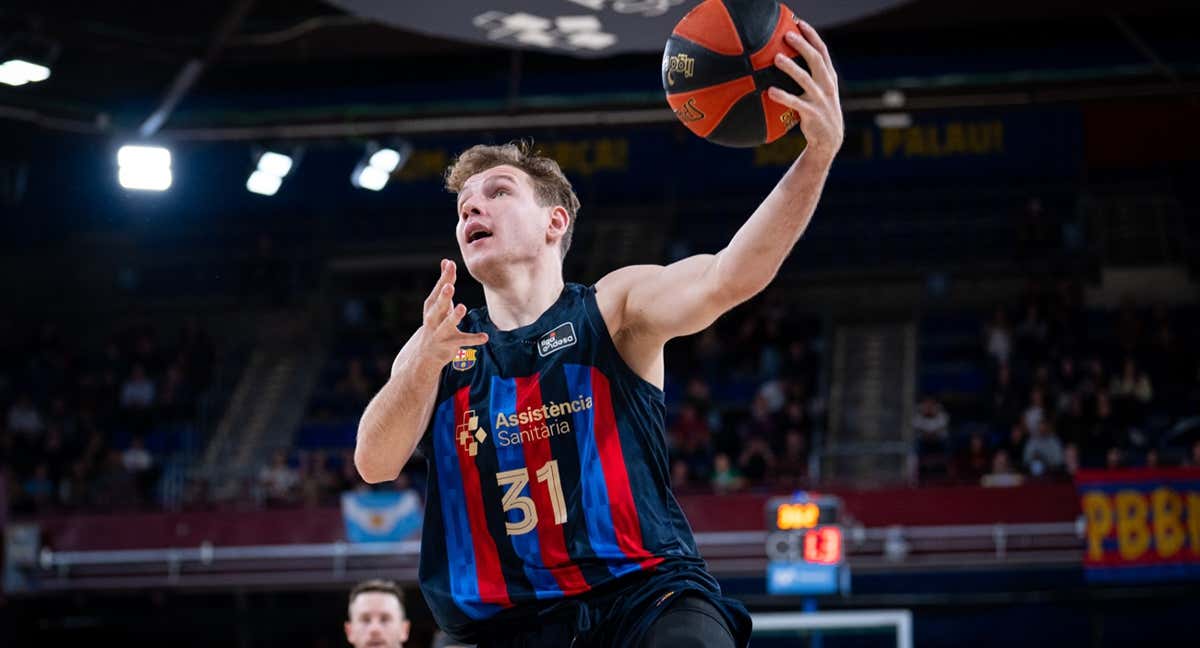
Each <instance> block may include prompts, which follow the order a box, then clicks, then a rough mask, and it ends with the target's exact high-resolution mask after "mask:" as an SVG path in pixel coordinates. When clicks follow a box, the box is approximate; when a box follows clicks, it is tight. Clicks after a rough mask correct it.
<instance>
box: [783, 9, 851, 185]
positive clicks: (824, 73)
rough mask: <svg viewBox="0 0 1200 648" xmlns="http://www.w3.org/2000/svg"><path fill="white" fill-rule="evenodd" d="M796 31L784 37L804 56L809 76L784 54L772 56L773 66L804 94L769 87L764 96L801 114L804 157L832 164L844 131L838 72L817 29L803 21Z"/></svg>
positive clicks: (840, 145) (840, 144)
mask: <svg viewBox="0 0 1200 648" xmlns="http://www.w3.org/2000/svg"><path fill="white" fill-rule="evenodd" d="M799 28H800V31H798V32H796V31H789V32H788V33H787V34H786V35H785V36H784V38H786V39H787V43H788V45H791V46H792V47H793V48H795V50H796V51H797V52H800V55H801V56H803V57H804V61H805V62H806V63H808V69H809V70H811V73H809V72H808V71H805V69H804V68H802V67H800V65H799V64H797V63H796V62H795V61H793V60H792V59H790V58H788V57H787V56H784V55H783V54H776V55H775V67H777V68H779V69H780V70H782V71H783V72H784V73H785V74H787V75H788V76H790V77H791V78H793V79H795V80H796V83H798V84H800V87H801V88H803V89H804V94H803V95H802V96H799V97H797V96H796V95H794V94H792V93H790V92H786V91H784V90H781V89H780V88H777V87H771V88H770V89H769V90H767V94H768V96H769V97H770V98H771V99H772V100H773V101H776V102H779V103H781V104H783V105H785V106H787V107H788V108H791V109H792V110H795V111H796V112H797V113H799V114H800V131H801V132H803V133H804V138H805V139H806V140H808V146H807V147H806V148H805V153H804V154H805V155H816V156H818V157H820V158H821V159H822V160H823V161H826V162H832V161H833V157H834V156H835V155H837V152H838V149H840V148H841V147H842V139H843V138H844V137H845V129H846V127H845V123H844V122H843V120H842V100H841V98H840V97H839V96H838V78H837V72H836V71H834V69H833V61H832V60H831V59H830V58H829V48H827V47H826V46H825V42H824V41H822V40H821V37H820V36H819V35H817V30H815V29H813V28H812V25H809V24H808V23H806V22H804V21H803V20H802V21H800V23H799Z"/></svg>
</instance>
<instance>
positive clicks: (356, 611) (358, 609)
mask: <svg viewBox="0 0 1200 648" xmlns="http://www.w3.org/2000/svg"><path fill="white" fill-rule="evenodd" d="M409 625H410V624H409V622H408V620H406V619H405V618H404V610H403V609H401V607H400V601H399V600H397V599H396V597H395V596H393V595H391V594H387V593H385V592H363V593H362V594H359V595H358V596H356V597H354V601H353V602H352V603H351V604H350V620H349V621H347V622H346V641H348V642H350V645H352V646H354V648H400V647H401V646H403V645H404V642H405V641H408V629H409Z"/></svg>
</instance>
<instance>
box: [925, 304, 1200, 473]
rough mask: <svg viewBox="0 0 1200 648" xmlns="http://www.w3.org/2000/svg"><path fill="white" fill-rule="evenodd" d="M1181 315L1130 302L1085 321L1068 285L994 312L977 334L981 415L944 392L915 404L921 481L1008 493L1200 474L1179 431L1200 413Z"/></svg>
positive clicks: (1195, 368)
mask: <svg viewBox="0 0 1200 648" xmlns="http://www.w3.org/2000/svg"><path fill="white" fill-rule="evenodd" d="M1178 317H1179V315H1178V313H1177V312H1173V311H1172V310H1171V309H1169V308H1167V307H1166V306H1164V305H1161V304H1158V305H1154V306H1152V307H1150V308H1138V307H1137V306H1136V305H1135V304H1134V302H1133V301H1132V300H1129V299H1126V300H1124V301H1123V302H1122V304H1121V305H1120V307H1119V308H1118V309H1117V310H1116V312H1115V313H1108V312H1101V313H1096V312H1093V313H1090V314H1089V313H1088V312H1087V311H1085V309H1084V307H1083V299H1082V294H1081V288H1080V286H1079V285H1078V284H1076V283H1072V282H1062V283H1060V284H1059V285H1058V286H1057V288H1056V289H1054V290H1051V291H1043V290H1039V289H1037V286H1036V285H1032V286H1031V289H1030V290H1027V291H1026V294H1025V295H1024V297H1023V298H1022V299H1021V300H1020V302H1019V303H1015V304H1006V305H999V306H997V307H996V308H995V309H994V311H993V312H992V313H991V314H990V315H989V316H988V318H987V319H986V321H985V322H983V323H982V326H981V336H980V342H979V345H980V346H979V351H980V353H979V357H980V358H981V360H980V361H979V362H980V363H981V364H982V365H983V368H984V369H985V370H986V372H987V375H988V376H989V377H990V380H989V381H988V382H989V384H988V386H987V388H986V393H981V394H979V395H978V396H979V397H980V398H979V400H978V402H979V403H980V404H982V407H981V408H972V407H965V408H964V409H965V410H968V411H964V412H962V413H961V414H962V416H959V415H957V414H956V413H955V412H953V411H951V409H950V408H948V407H947V406H946V405H944V404H943V403H942V402H941V401H940V400H939V398H938V395H936V394H929V395H926V396H925V397H923V398H922V400H921V402H920V403H919V404H918V405H917V411H916V414H915V415H914V416H913V421H912V426H913V433H914V436H915V438H916V439H917V449H918V454H919V475H920V479H921V480H922V481H923V482H925V483H932V482H945V481H950V482H967V483H983V484H984V485H1012V484H1018V483H1022V482H1025V481H1028V480H1040V479H1070V478H1072V477H1073V476H1074V474H1075V473H1076V471H1078V470H1080V469H1105V468H1120V467H1130V466H1146V467H1158V466H1171V465H1200V441H1197V436H1196V434H1195V431H1193V432H1192V434H1190V435H1189V434H1188V433H1187V430H1186V429H1185V428H1184V427H1182V425H1181V423H1186V422H1187V420H1188V417H1189V416H1192V417H1194V416H1196V415H1197V414H1198V413H1200V365H1198V363H1197V353H1196V352H1197V349H1196V348H1195V347H1194V346H1193V345H1194V344H1195V340H1194V339H1193V337H1194V336H1192V335H1189V334H1188V333H1186V332H1184V331H1181V330H1180V326H1181V324H1180V323H1179V322H1177V321H1176V319H1178ZM1182 326H1184V327H1187V326H1188V325H1187V324H1186V323H1184V324H1182ZM1191 333H1194V331H1192V332H1191ZM1181 334H1182V335H1181ZM975 409H979V410H981V411H971V410H975ZM979 417H982V419H981V420H979ZM955 419H959V420H958V421H955Z"/></svg>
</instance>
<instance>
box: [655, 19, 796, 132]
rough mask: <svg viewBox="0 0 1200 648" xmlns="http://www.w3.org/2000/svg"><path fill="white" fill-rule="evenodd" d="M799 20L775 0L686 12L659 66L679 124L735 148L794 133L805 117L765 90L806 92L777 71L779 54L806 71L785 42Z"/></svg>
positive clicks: (668, 100)
mask: <svg viewBox="0 0 1200 648" xmlns="http://www.w3.org/2000/svg"><path fill="white" fill-rule="evenodd" d="M797 21H798V19H797V18H796V15H795V14H794V13H792V10H791V9H788V8H787V7H786V6H784V5H782V4H780V3H778V2H776V1H775V0H704V2H701V3H700V4H699V5H697V6H696V8H695V9H693V10H691V11H690V12H688V14H687V15H685V16H684V17H683V18H681V19H680V20H679V22H678V23H677V24H676V26H675V29H674V30H673V31H672V32H671V37H670V38H669V39H668V40H667V46H666V49H665V50H664V51H663V61H662V83H663V90H664V91H666V93H667V103H668V104H670V106H671V109H672V110H674V111H675V115H676V116H677V117H678V118H679V121H681V122H683V125H684V126H687V127H688V129H689V130H691V131H692V132H693V133H695V134H697V135H699V136H700V137H703V138H705V139H707V140H708V141H710V142H713V143H715V144H720V145H721V146H731V147H751V146H758V145H760V144H765V143H767V142H773V141H775V140H777V139H779V138H780V137H782V136H783V135H784V134H785V133H787V132H788V131H789V130H791V128H792V127H793V126H795V125H796V124H797V123H798V122H799V120H800V116H799V115H798V114H797V113H796V111H794V110H791V109H790V108H788V107H786V106H784V105H782V104H780V103H777V102H775V101H772V100H771V99H770V98H768V97H767V89H768V88H770V87H771V86H776V87H778V88H780V89H781V90H784V91H786V92H790V93H792V94H794V95H797V96H799V95H800V94H802V93H803V92H804V91H803V90H802V89H801V88H800V86H799V85H798V84H797V83H796V82H795V81H793V80H792V78H791V77H789V76H787V75H786V74H784V73H783V72H782V71H781V70H779V69H778V68H777V67H775V55H776V54H778V53H781V52H782V53H783V54H784V55H786V56H788V57H790V58H791V59H792V60H794V61H796V62H797V63H799V64H800V66H801V67H802V68H804V69H805V70H807V69H808V65H807V64H806V63H805V62H804V59H803V58H802V57H801V56H800V55H799V53H798V52H796V50H795V49H794V48H792V47H791V46H790V45H788V44H787V42H786V41H785V40H784V34H786V33H787V32H788V31H789V30H794V29H796V23H797Z"/></svg>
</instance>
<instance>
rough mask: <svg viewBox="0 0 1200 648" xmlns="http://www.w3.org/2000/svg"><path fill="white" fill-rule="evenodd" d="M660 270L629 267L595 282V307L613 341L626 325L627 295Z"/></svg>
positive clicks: (650, 266)
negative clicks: (597, 308) (598, 310)
mask: <svg viewBox="0 0 1200 648" xmlns="http://www.w3.org/2000/svg"><path fill="white" fill-rule="evenodd" d="M662 269H663V267H662V266H660V265H651V264H645V265H629V266H625V267H623V268H618V269H616V270H613V271H612V272H610V273H608V274H606V275H604V276H603V277H601V278H600V279H599V280H598V281H597V282H596V284H595V287H596V305H597V306H598V307H599V309H600V314H601V315H602V316H603V317H604V321H605V324H606V326H607V327H608V332H609V335H611V336H612V337H613V339H616V338H617V337H618V334H619V332H620V331H622V330H623V329H624V327H625V325H626V323H627V322H626V317H625V315H626V308H627V307H628V305H629V300H628V298H629V293H630V292H631V291H632V290H633V288H634V287H635V286H637V285H638V284H639V283H641V282H644V281H648V280H649V279H650V278H651V277H653V276H654V275H655V274H656V273H658V272H661V271H662Z"/></svg>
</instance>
